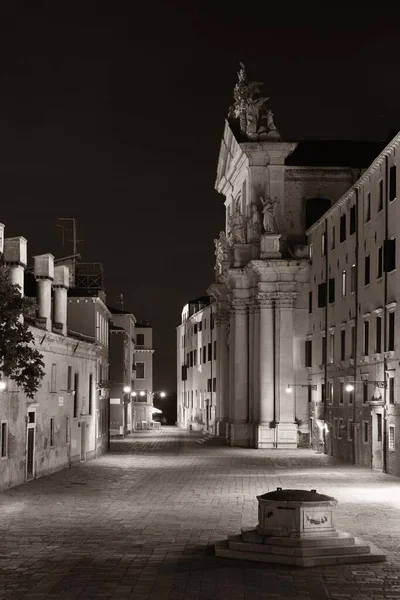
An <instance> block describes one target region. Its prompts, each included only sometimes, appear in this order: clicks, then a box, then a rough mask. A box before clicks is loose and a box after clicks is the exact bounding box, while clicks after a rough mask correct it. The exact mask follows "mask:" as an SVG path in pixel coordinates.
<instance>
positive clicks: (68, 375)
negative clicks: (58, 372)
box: [67, 367, 72, 392]
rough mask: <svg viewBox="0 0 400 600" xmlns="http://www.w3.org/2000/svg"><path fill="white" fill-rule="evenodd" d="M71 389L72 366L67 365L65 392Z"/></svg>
mask: <svg viewBox="0 0 400 600" xmlns="http://www.w3.org/2000/svg"><path fill="white" fill-rule="evenodd" d="M71 391H72V367H68V373H67V392H71Z"/></svg>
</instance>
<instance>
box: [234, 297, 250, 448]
mask: <svg viewBox="0 0 400 600" xmlns="http://www.w3.org/2000/svg"><path fill="white" fill-rule="evenodd" d="M232 306H233V310H234V315H235V318H234V332H233V335H234V338H235V348H234V361H233V363H234V376H235V379H234V389H233V425H232V427H231V440H230V443H231V445H232V446H248V445H249V431H248V430H249V424H248V419H249V415H248V403H249V397H248V391H249V356H248V344H249V340H248V336H249V328H248V299H234V300H233V302H232Z"/></svg>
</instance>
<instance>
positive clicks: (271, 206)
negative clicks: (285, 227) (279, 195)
mask: <svg viewBox="0 0 400 600" xmlns="http://www.w3.org/2000/svg"><path fill="white" fill-rule="evenodd" d="M260 202H261V206H262V208H261V212H262V213H263V228H264V232H265V233H279V232H278V227H277V225H276V221H275V217H274V210H275V204H276V200H271V198H266V199H264V197H263V196H260Z"/></svg>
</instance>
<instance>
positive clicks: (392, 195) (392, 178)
mask: <svg viewBox="0 0 400 600" xmlns="http://www.w3.org/2000/svg"><path fill="white" fill-rule="evenodd" d="M393 200H396V165H393V166H392V167H390V171H389V202H393Z"/></svg>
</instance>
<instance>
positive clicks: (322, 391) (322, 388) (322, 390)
mask: <svg viewBox="0 0 400 600" xmlns="http://www.w3.org/2000/svg"><path fill="white" fill-rule="evenodd" d="M325 392H326V387H325V383H321V404H325Z"/></svg>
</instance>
